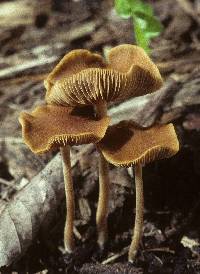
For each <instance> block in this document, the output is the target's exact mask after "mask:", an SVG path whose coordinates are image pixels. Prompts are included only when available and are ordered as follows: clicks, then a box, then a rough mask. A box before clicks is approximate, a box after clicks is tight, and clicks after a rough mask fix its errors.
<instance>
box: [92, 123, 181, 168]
mask: <svg viewBox="0 0 200 274" xmlns="http://www.w3.org/2000/svg"><path fill="white" fill-rule="evenodd" d="M97 147H98V148H99V149H100V150H101V152H102V153H103V155H104V157H105V159H106V160H107V161H108V162H110V163H112V164H113V165H116V166H124V167H129V166H132V165H135V164H137V163H140V164H143V165H145V164H147V163H150V162H152V161H154V160H158V159H164V158H169V157H171V156H173V155H175V154H176V153H177V152H178V150H179V142H178V139H177V136H176V132H175V130H174V126H173V124H168V125H156V126H153V127H151V128H147V129H144V128H139V127H137V126H135V125H134V124H132V123H131V122H126V121H122V122H120V123H119V124H117V125H114V126H111V127H109V128H108V130H107V132H106V134H105V136H104V138H103V139H102V140H101V141H100V142H99V143H98V144H97Z"/></svg>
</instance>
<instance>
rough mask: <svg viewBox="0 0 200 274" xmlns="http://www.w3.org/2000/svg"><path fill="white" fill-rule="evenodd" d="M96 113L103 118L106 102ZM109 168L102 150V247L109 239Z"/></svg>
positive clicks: (99, 222)
mask: <svg viewBox="0 0 200 274" xmlns="http://www.w3.org/2000/svg"><path fill="white" fill-rule="evenodd" d="M96 114H97V116H98V118H102V117H104V116H106V114H107V106H106V102H100V103H99V104H98V105H97V106H96ZM108 173H109V169H108V162H107V161H106V160H105V158H104V157H103V155H102V153H101V152H100V155H99V199H98V206H97V213H96V223H97V231H98V240H97V242H98V244H99V246H100V248H103V247H104V244H105V242H106V240H107V234H108V232H107V230H108V229H107V217H108V204H109V174H108Z"/></svg>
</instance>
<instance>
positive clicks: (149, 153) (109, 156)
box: [97, 121, 179, 262]
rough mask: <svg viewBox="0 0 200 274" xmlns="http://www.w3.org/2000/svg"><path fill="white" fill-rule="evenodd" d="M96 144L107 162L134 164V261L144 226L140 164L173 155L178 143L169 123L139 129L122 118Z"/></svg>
mask: <svg viewBox="0 0 200 274" xmlns="http://www.w3.org/2000/svg"><path fill="white" fill-rule="evenodd" d="M97 146H98V148H99V149H100V151H101V152H102V154H103V156H104V157H105V159H106V160H107V161H108V162H110V163H112V164H114V165H116V166H124V167H129V166H134V169H135V191H136V215H135V226H134V231H133V238H132V242H131V246H130V249H129V261H130V262H133V261H134V258H135V256H136V253H137V251H138V247H139V243H140V240H141V237H142V229H143V210H144V198H143V182H142V166H144V165H146V164H148V163H150V162H152V161H154V160H158V159H164V158H169V157H171V156H173V155H175V154H176V153H177V152H178V150H179V142H178V139H177V136H176V133H175V130H174V127H173V125H172V124H168V125H157V126H154V127H151V128H148V129H141V128H138V127H136V125H134V124H133V123H131V122H128V121H122V122H120V123H119V124H117V125H114V126H111V127H109V128H108V130H107V132H106V135H105V136H104V138H103V139H102V140H101V141H100V142H99V143H98V144H97Z"/></svg>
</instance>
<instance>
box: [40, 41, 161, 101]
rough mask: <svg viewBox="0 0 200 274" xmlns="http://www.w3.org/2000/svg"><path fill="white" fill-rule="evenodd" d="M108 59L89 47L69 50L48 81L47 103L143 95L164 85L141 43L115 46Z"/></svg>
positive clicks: (46, 82)
mask: <svg viewBox="0 0 200 274" xmlns="http://www.w3.org/2000/svg"><path fill="white" fill-rule="evenodd" d="M108 61H109V63H108V64H106V62H105V61H104V60H103V58H102V57H101V56H100V55H97V54H92V53H90V52H89V51H86V50H74V51H72V52H70V53H68V54H66V55H65V57H64V58H63V59H62V60H61V61H60V63H59V64H58V65H57V66H56V67H55V69H54V70H53V71H52V72H51V73H50V74H49V76H48V77H47V80H46V81H45V86H46V88H47V94H46V101H47V103H48V104H58V105H70V106H77V105H84V104H86V105H94V104H98V102H99V101H102V100H103V101H107V102H109V101H114V100H120V99H125V98H128V97H134V96H141V95H144V94H147V93H150V92H153V91H155V90H157V89H158V88H160V87H161V85H162V78H161V76H160V73H159V71H158V69H157V67H156V65H155V64H154V63H153V62H152V61H151V60H150V58H149V57H148V55H147V54H146V53H145V51H144V50H143V49H141V48H140V47H138V46H133V45H121V46H118V47H115V48H113V49H111V51H110V53H109V56H108Z"/></svg>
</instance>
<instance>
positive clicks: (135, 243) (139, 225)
mask: <svg viewBox="0 0 200 274" xmlns="http://www.w3.org/2000/svg"><path fill="white" fill-rule="evenodd" d="M135 192H136V213H135V226H134V230H133V238H132V242H131V245H130V249H129V254H128V259H129V262H131V263H132V262H133V261H134V259H135V256H136V254H137V251H138V248H139V244H140V240H141V237H142V230H143V212H144V197H143V181H142V165H141V164H136V165H135Z"/></svg>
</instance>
